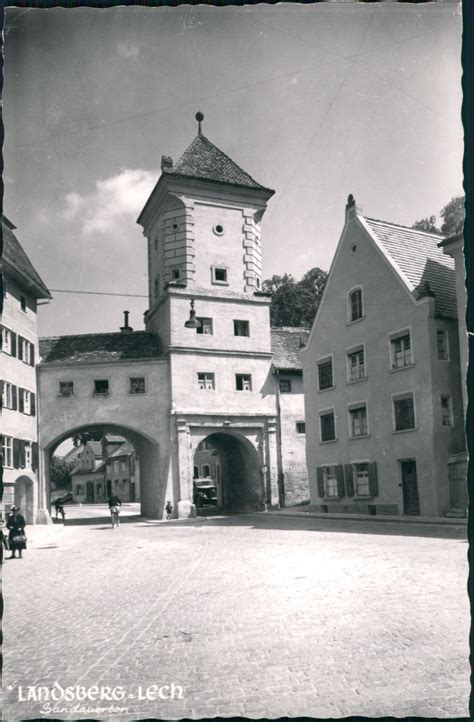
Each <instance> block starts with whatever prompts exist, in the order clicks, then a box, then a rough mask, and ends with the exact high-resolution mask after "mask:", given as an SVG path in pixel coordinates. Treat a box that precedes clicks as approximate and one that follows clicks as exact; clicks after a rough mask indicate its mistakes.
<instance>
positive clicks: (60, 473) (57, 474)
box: [49, 456, 74, 489]
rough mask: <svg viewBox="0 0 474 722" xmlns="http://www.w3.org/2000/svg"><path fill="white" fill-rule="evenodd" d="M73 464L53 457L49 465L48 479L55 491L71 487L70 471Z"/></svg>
mask: <svg viewBox="0 0 474 722" xmlns="http://www.w3.org/2000/svg"><path fill="white" fill-rule="evenodd" d="M73 466H74V464H73V463H71V462H69V463H67V461H64V459H61V457H59V456H53V458H52V459H51V462H50V465H49V478H50V481H51V483H52V484H54V486H55V487H56V489H65V488H69V487H70V485H71V471H72V468H73Z"/></svg>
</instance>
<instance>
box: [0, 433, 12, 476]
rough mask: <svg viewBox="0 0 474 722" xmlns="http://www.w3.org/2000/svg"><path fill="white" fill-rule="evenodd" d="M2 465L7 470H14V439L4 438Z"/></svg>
mask: <svg viewBox="0 0 474 722" xmlns="http://www.w3.org/2000/svg"><path fill="white" fill-rule="evenodd" d="M2 465H3V466H4V467H5V468H6V469H12V468H13V438H12V437H11V436H2Z"/></svg>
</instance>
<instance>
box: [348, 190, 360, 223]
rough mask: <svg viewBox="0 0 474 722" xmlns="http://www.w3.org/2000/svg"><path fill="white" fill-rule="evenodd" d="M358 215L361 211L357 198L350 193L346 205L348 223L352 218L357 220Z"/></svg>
mask: <svg viewBox="0 0 474 722" xmlns="http://www.w3.org/2000/svg"><path fill="white" fill-rule="evenodd" d="M357 213H361V209H360V208H359V207H358V206H356V202H355V198H354V196H353V195H352V193H350V194H349V195H348V197H347V203H346V221H350V220H351V219H352V218H355V217H356V215H357Z"/></svg>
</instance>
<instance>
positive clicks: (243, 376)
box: [235, 374, 252, 393]
mask: <svg viewBox="0 0 474 722" xmlns="http://www.w3.org/2000/svg"><path fill="white" fill-rule="evenodd" d="M239 379H240V381H241V383H242V388H241V389H239V387H238V384H239ZM246 382H248V388H244V385H245V383H246ZM235 390H236V391H243V392H245V393H249V392H251V391H252V374H235Z"/></svg>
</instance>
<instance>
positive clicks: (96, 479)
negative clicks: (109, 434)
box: [70, 441, 106, 503]
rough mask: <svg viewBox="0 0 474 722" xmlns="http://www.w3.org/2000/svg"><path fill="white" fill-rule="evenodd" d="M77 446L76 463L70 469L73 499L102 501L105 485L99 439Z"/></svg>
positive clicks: (81, 501) (103, 464)
mask: <svg viewBox="0 0 474 722" xmlns="http://www.w3.org/2000/svg"><path fill="white" fill-rule="evenodd" d="M77 448H78V449H79V450H78V451H77V452H76V460H75V461H76V463H75V466H74V468H73V469H72V470H71V485H72V495H73V499H74V501H76V502H80V503H91V502H100V501H102V502H104V501H105V500H106V486H105V462H104V460H103V459H102V444H101V442H100V441H87V442H86V443H85V444H81V446H80V447H77ZM71 451H73V450H71ZM70 453H71V452H70Z"/></svg>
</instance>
